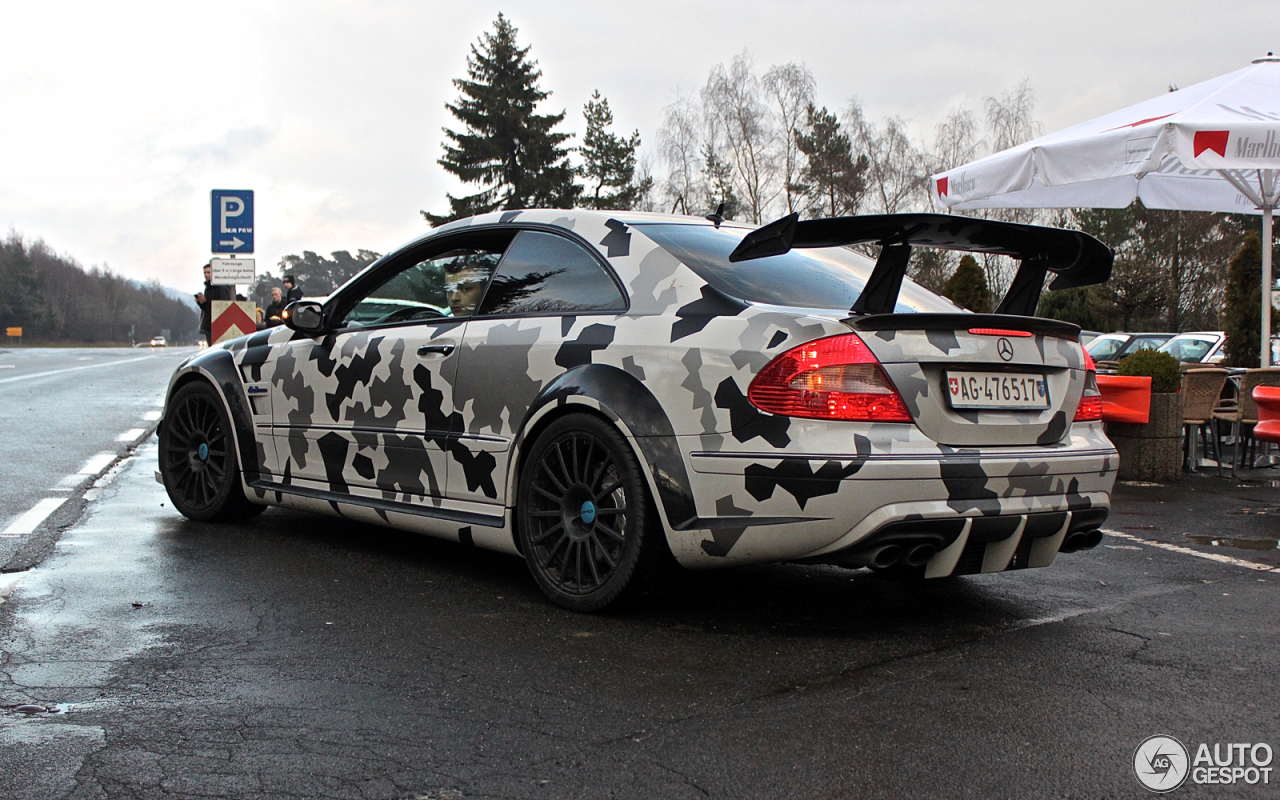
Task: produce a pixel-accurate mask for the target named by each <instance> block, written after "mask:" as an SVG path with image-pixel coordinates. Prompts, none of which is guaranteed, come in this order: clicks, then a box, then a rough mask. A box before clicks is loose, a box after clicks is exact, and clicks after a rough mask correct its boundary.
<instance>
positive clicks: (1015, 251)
mask: <svg viewBox="0 0 1280 800" xmlns="http://www.w3.org/2000/svg"><path fill="white" fill-rule="evenodd" d="M850 244H878V245H880V256H879V258H878V259H877V260H876V266H875V269H874V270H872V272H871V278H870V279H868V281H867V285H866V286H865V287H863V290H862V294H861V295H859V296H858V299H857V300H856V301H854V304H853V307H852V308H851V309H850V312H852V313H854V314H888V313H892V312H893V309H894V306H896V305H897V302H898V292H899V290H901V288H902V279H903V277H904V276H905V275H906V274H907V259H908V258H909V257H910V255H911V248H912V246H919V247H938V248H943V249H946V250H961V251H965V252H969V253H989V254H992V255H1001V256H1009V257H1011V258H1016V259H1018V260H1019V261H1021V262H1022V263H1021V264H1020V265H1019V267H1018V272H1017V274H1016V275H1015V276H1014V278H1013V283H1012V284H1010V286H1009V291H1008V292H1006V293H1005V296H1004V299H1003V300H1001V301H1000V305H999V306H998V307H997V308H996V310H995V313H997V314H1017V315H1019V316H1024V317H1033V316H1035V313H1036V306H1037V305H1038V304H1039V301H1040V290H1041V288H1042V287H1043V286H1044V279H1045V276H1046V274H1047V273H1049V272H1053V273H1055V274H1056V275H1057V277H1056V278H1054V280H1053V283H1051V284H1050V285H1049V289H1050V290H1051V291H1052V290H1054V289H1070V288H1072V287H1075V286H1088V285H1090V284H1094V283H1102V282H1103V281H1105V280H1107V278H1110V277H1111V262H1112V261H1113V259H1114V253H1113V252H1112V251H1111V248H1109V247H1107V246H1106V245H1104V244H1103V243H1102V242H1100V241H1098V240H1097V239H1095V238H1093V237H1092V236H1090V235H1088V234H1087V233H1081V232H1080V231H1070V230H1064V229H1062V228H1046V227H1043V226H1040V225H1019V224H1017V223H1013V222H997V221H994V220H987V219H974V218H971V217H959V216H953V215H950V214H871V215H867V216H861V217H832V218H830V219H811V220H804V221H803V222H802V221H800V215H799V214H789V215H787V216H785V217H783V218H782V219H779V220H776V221H774V222H770V223H769V224H768V225H765V226H764V227H762V228H757V229H756V230H754V231H752V232H751V233H748V234H747V235H746V237H744V238H743V240H742V243H741V244H739V245H738V246H737V247H736V248H734V250H733V252H732V253H731V254H730V255H729V260H730V261H734V262H736V261H750V260H751V259H754V258H765V257H766V256H776V255H782V254H783V253H785V252H787V251H789V250H791V249H792V248H796V247H838V246H843V245H850Z"/></svg>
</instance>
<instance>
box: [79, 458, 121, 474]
mask: <svg viewBox="0 0 1280 800" xmlns="http://www.w3.org/2000/svg"><path fill="white" fill-rule="evenodd" d="M115 460H116V454H115V453H98V454H97V455H96V456H94V457H93V458H90V459H89V460H88V461H86V462H84V466H83V467H81V468H80V472H79V473H77V474H79V475H97V474H98V473H99V472H101V471H102V468H103V467H105V466H106V465H108V464H110V463H111V462H112V461H115Z"/></svg>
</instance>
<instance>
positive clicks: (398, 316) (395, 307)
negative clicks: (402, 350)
mask: <svg viewBox="0 0 1280 800" xmlns="http://www.w3.org/2000/svg"><path fill="white" fill-rule="evenodd" d="M510 241H511V237H510V234H506V235H505V236H503V237H501V238H497V239H493V240H491V241H487V242H475V243H468V244H469V246H463V247H452V248H450V249H448V250H445V251H443V252H437V253H433V254H431V255H429V256H428V257H426V258H421V257H419V256H408V257H407V258H406V259H405V260H404V261H403V262H402V264H403V266H402V268H401V269H395V268H394V267H393V268H392V271H391V274H390V275H388V276H387V277H386V278H385V280H383V281H382V283H380V284H377V285H376V286H375V287H374V288H373V289H371V290H370V291H368V292H367V293H366V294H365V295H364V296H363V297H361V298H360V299H359V300H358V301H357V302H356V303H355V304H354V305H352V306H351V307H350V308H349V309H348V310H347V312H346V313H345V314H343V316H342V322H341V323H340V327H344V328H362V327H367V326H371V325H388V324H394V323H397V322H411V321H422V320H430V319H439V318H441V317H469V316H471V315H472V314H474V313H475V309H476V304H477V303H478V302H479V301H480V297H481V296H482V295H483V294H484V287H485V283H487V282H488V280H489V276H490V275H492V274H493V271H494V269H496V268H497V266H498V262H499V261H500V260H501V259H502V253H503V251H504V250H505V249H506V245H507V243H509V242H510Z"/></svg>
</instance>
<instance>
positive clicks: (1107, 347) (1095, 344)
mask: <svg viewBox="0 0 1280 800" xmlns="http://www.w3.org/2000/svg"><path fill="white" fill-rule="evenodd" d="M1124 343H1125V340H1124V339H1123V338H1119V339H1110V338H1107V337H1105V336H1099V337H1098V338H1097V339H1094V340H1093V341H1092V342H1089V344H1088V346H1087V347H1086V348H1085V349H1086V350H1088V351H1089V357H1090V358H1092V359H1093V360H1094V361H1107V360H1109V359H1110V358H1111V357H1112V356H1114V355H1115V354H1116V353H1117V352H1118V351H1119V350H1120V348H1121V347H1123V346H1124Z"/></svg>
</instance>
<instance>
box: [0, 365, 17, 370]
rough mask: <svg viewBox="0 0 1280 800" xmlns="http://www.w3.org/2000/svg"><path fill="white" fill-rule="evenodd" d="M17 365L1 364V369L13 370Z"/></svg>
mask: <svg viewBox="0 0 1280 800" xmlns="http://www.w3.org/2000/svg"><path fill="white" fill-rule="evenodd" d="M16 366H17V364H0V369H13V368H14V367H16Z"/></svg>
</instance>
